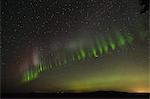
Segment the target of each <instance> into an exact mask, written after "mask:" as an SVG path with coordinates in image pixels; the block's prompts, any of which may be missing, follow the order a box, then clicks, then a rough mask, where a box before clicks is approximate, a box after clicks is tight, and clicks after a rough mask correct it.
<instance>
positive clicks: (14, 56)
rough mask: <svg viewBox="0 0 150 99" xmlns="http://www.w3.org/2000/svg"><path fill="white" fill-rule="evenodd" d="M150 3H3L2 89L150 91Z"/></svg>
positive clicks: (97, 0)
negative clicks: (149, 11) (149, 7)
mask: <svg viewBox="0 0 150 99" xmlns="http://www.w3.org/2000/svg"><path fill="white" fill-rule="evenodd" d="M145 2H146V1H145ZM145 2H142V1H140V0H5V1H3V2H2V12H1V13H2V48H1V49H2V68H1V71H2V74H1V75H2V90H3V91H4V92H57V91H64V92H87V91H99V90H102V91H103V90H107V91H108V90H113V91H127V92H150V90H149V89H150V88H149V85H148V83H149V79H150V77H149V67H148V62H149V59H148V57H149V56H148V48H149V46H148V41H149V36H148V33H149V31H148V10H147V9H148V7H147V6H148V5H144V4H143V3H145ZM143 9H144V10H143ZM40 66H41V67H40ZM27 72H30V73H31V74H32V72H35V73H34V75H33V74H32V75H31V76H32V77H29V76H28V77H27V78H25V80H24V81H22V78H23V77H24V75H25V74H26V73H27ZM31 78H34V79H31ZM27 80H30V81H27ZM26 81H27V82H26Z"/></svg>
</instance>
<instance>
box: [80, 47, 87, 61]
mask: <svg viewBox="0 0 150 99" xmlns="http://www.w3.org/2000/svg"><path fill="white" fill-rule="evenodd" d="M80 54H81V57H82V59H85V57H86V54H85V51H84V49H83V48H82V49H80Z"/></svg>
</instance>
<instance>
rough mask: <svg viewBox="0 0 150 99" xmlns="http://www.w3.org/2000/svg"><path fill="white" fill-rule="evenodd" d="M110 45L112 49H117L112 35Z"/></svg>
mask: <svg viewBox="0 0 150 99" xmlns="http://www.w3.org/2000/svg"><path fill="white" fill-rule="evenodd" d="M109 45H110V47H111V49H112V50H115V48H116V45H115V43H114V42H113V40H112V38H111V37H110V36H109Z"/></svg>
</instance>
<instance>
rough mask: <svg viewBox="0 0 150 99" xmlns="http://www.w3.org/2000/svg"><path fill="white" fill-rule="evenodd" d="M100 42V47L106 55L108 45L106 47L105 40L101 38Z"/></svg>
mask: <svg viewBox="0 0 150 99" xmlns="http://www.w3.org/2000/svg"><path fill="white" fill-rule="evenodd" d="M101 42H102V46H103V49H104V51H105V53H107V52H108V45H107V43H106V41H105V39H104V38H103V39H102V40H101Z"/></svg>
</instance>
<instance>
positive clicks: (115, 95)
mask: <svg viewBox="0 0 150 99" xmlns="http://www.w3.org/2000/svg"><path fill="white" fill-rule="evenodd" d="M149 95H150V94H149V93H127V92H115V91H97V92H90V93H51V94H50V93H20V94H19V93H7V94H2V98H144V99H148V98H149Z"/></svg>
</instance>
